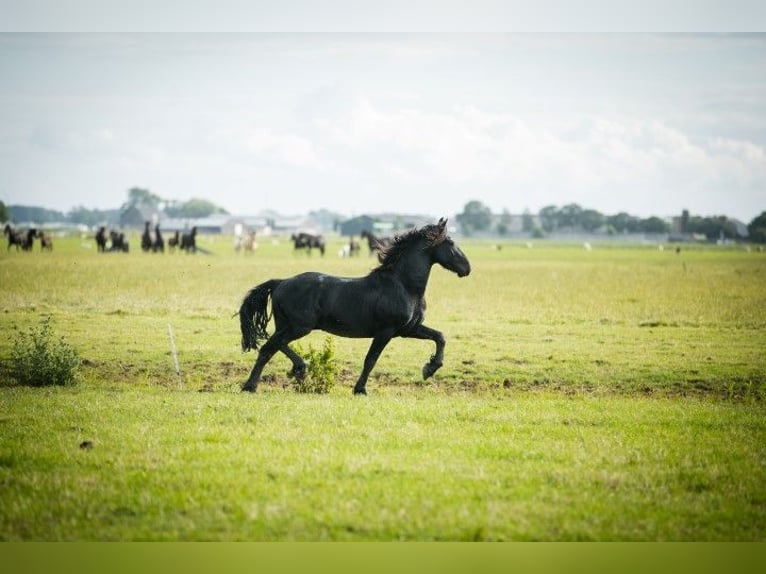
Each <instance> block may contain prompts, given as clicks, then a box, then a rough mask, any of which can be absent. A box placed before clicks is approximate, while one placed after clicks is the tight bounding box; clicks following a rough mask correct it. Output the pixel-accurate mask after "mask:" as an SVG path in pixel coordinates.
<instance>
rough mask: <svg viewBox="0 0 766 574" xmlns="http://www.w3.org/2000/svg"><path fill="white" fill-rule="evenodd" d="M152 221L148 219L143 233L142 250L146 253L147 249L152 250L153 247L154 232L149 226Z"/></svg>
mask: <svg viewBox="0 0 766 574" xmlns="http://www.w3.org/2000/svg"><path fill="white" fill-rule="evenodd" d="M150 225H151V223H150V222H149V221H147V222H146V223H145V224H144V232H143V233H142V234H141V251H143V252H144V253H146V252H147V251H150V250H151V248H152V234H151V232H150V231H149V226H150Z"/></svg>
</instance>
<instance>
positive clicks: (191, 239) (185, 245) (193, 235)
mask: <svg viewBox="0 0 766 574" xmlns="http://www.w3.org/2000/svg"><path fill="white" fill-rule="evenodd" d="M179 247H180V248H181V251H186V253H197V226H196V225H195V226H194V227H192V228H191V231H190V232H189V233H184V234H183V235H181V244H180V245H179Z"/></svg>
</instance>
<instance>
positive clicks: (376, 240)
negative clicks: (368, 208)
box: [361, 229, 393, 255]
mask: <svg viewBox="0 0 766 574" xmlns="http://www.w3.org/2000/svg"><path fill="white" fill-rule="evenodd" d="M361 237H362V239H366V240H367V247H369V248H370V255H372V254H373V253H375V252H376V251H377V252H378V253H380V252H381V251H383V250H384V249H386V248H387V247H388V246H389V245H391V242H392V241H393V239H391V238H390V237H377V236H375V235H373V234H372V232H370V231H367V230H366V229H365V230H364V231H362V233H361Z"/></svg>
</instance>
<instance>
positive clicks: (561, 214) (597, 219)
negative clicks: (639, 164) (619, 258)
mask: <svg viewBox="0 0 766 574" xmlns="http://www.w3.org/2000/svg"><path fill="white" fill-rule="evenodd" d="M457 221H458V223H459V225H460V227H461V230H462V231H463V233H465V234H466V235H472V234H476V233H497V234H498V235H506V234H507V233H509V232H510V229H511V221H512V216H511V214H510V213H509V212H508V210H503V212H502V213H501V214H500V215H499V216H496V215H494V214H493V213H492V210H491V209H490V208H489V207H488V206H486V205H485V204H484V203H482V202H481V201H478V200H471V201H469V202H468V203H466V204H465V207H464V208H463V211H462V212H461V213H460V214H458V215H457ZM747 228H748V232H749V238H750V240H751V241H755V242H759V243H764V242H766V212H763V213H761V215H759V216H758V217H756V218H755V219H753V221H752V222H751V223H750V224H749V225H748V226H747ZM521 231H522V232H524V233H528V234H529V235H530V237H544V236H545V234H549V233H602V234H605V235H616V234H623V233H668V234H669V233H673V232H675V233H678V234H680V235H681V236H690V235H696V236H702V235H704V236H705V238H707V239H708V240H710V241H715V240H718V239H738V238H740V237H741V234H740V233H739V232H738V229H737V224H736V222H735V221H734V220H732V219H731V218H729V217H727V216H725V215H717V216H710V217H702V216H696V215H692V214H691V213H690V212H689V211H688V210H683V212H682V213H681V214H680V216H679V217H678V218H677V221H676V226H675V227H674V226H673V225H672V224H671V223H670V222H668V221H666V220H664V219H661V218H659V217H656V216H651V217H646V218H641V217H636V216H634V215H630V214H629V213H626V212H620V213H617V214H614V215H605V214H603V213H601V212H599V211H597V210H595V209H587V208H584V207H582V206H580V205H578V204H576V203H570V204H567V205H564V206H563V207H558V206H556V205H548V206H546V207H543V208H542V209H541V210H540V211H539V212H538V213H537V215H536V216H535V215H533V214H532V213H531V212H529V211H525V212H524V214H523V215H522V216H521Z"/></svg>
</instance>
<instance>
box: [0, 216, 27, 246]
mask: <svg viewBox="0 0 766 574" xmlns="http://www.w3.org/2000/svg"><path fill="white" fill-rule="evenodd" d="M3 233H4V234H5V235H7V236H8V249H7V250H6V251H10V250H11V247H14V246H15V247H16V251H18V250H19V248H21V249H23V250H24V251H27V243H28V242H27V237H26V236H25V235H24V232H23V231H16V230H15V229H14V228H13V227H11V224H10V223H6V224H5V227H4V228H3Z"/></svg>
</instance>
